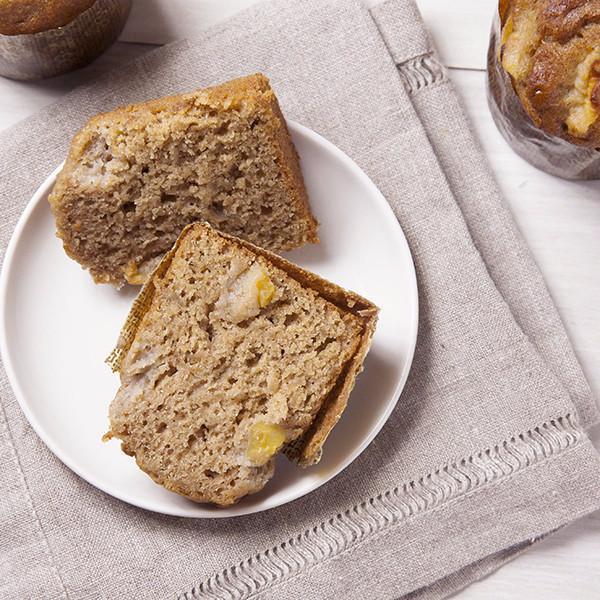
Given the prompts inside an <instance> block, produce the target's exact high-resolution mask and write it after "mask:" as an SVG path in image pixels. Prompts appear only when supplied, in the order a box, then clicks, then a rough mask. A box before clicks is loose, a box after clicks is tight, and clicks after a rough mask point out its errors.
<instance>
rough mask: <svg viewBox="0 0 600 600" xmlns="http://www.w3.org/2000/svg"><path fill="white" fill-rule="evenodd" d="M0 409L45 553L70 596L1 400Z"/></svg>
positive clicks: (65, 594) (66, 595) (64, 589)
mask: <svg viewBox="0 0 600 600" xmlns="http://www.w3.org/2000/svg"><path fill="white" fill-rule="evenodd" d="M0 409H1V411H2V412H1V417H2V418H1V419H0V422H1V425H2V429H3V430H4V432H5V434H6V439H7V441H8V446H9V448H10V450H9V451H10V453H11V455H12V459H13V461H14V463H15V467H16V470H17V472H18V473H19V477H20V479H21V483H22V485H23V490H24V496H25V500H26V502H27V506H28V507H29V510H30V512H31V515H32V516H33V520H34V522H35V523H36V525H37V531H38V535H39V537H40V539H41V542H42V547H43V548H44V553H45V554H46V556H47V557H48V563H49V566H50V570H51V571H52V572H53V573H54V576H55V577H56V580H57V581H58V584H59V586H60V588H61V589H62V594H63V596H64V597H65V598H68V597H69V594H68V593H67V588H66V586H65V584H64V581H63V579H62V577H61V574H60V571H59V570H58V566H57V565H56V562H55V560H54V557H53V555H52V550H51V549H50V543H49V542H48V538H47V536H46V533H45V532H44V528H43V527H42V521H41V519H40V517H39V515H38V512H37V510H36V509H35V505H34V504H33V498H32V497H31V491H30V490H29V485H28V484H27V480H26V479H25V474H24V473H23V469H22V467H21V460H20V459H19V455H18V454H17V449H16V448H15V444H14V439H13V435H12V432H11V430H10V427H9V426H8V418H7V415H6V409H5V408H4V403H3V402H0Z"/></svg>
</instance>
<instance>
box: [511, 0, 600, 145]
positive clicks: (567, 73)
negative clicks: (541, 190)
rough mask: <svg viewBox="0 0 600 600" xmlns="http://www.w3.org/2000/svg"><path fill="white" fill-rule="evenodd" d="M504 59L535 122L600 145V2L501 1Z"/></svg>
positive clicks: (559, 133) (556, 132)
mask: <svg viewBox="0 0 600 600" xmlns="http://www.w3.org/2000/svg"><path fill="white" fill-rule="evenodd" d="M500 18H501V22H502V42H501V48H500V60H501V62H502V66H503V68H504V69H505V71H506V72H507V73H508V74H509V75H510V76H511V79H512V82H513V86H514V88H515V91H516V92H517V94H518V95H519V98H520V100H521V102H522V104H523V107H524V108H525V110H526V111H527V113H528V114H529V115H530V117H531V118H532V119H533V121H534V122H535V124H536V125H537V126H538V127H540V128H542V129H544V130H545V131H547V132H548V133H551V134H553V135H556V136H559V137H562V138H564V139H566V140H568V141H569V142H572V143H575V144H579V145H584V146H589V147H599V146H600V0H501V2H500Z"/></svg>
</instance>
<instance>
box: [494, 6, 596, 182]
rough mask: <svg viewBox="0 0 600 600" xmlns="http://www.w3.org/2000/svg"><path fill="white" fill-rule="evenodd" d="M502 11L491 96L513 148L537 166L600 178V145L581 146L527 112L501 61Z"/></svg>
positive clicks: (570, 175) (555, 172)
mask: <svg viewBox="0 0 600 600" xmlns="http://www.w3.org/2000/svg"><path fill="white" fill-rule="evenodd" d="M501 32H502V26H501V22H500V15H499V14H496V16H495V18H494V22H493V24H492V32H491V35H490V45H489V48H488V56H487V96H488V104H489V107H490V111H491V113H492V118H493V119H494V122H495V123H496V126H497V127H498V129H499V131H500V133H501V134H502V135H503V137H504V138H505V139H506V141H507V142H508V144H509V145H510V146H511V148H512V149H513V150H514V151H515V152H516V153H517V154H518V155H519V156H521V157H522V158H524V159H525V160H526V161H527V162H529V163H530V164H532V165H533V166H534V167H537V168H538V169H541V170H542V171H546V173H550V174H551V175H556V176H558V177H562V178H564V179H600V149H598V148H597V149H594V148H586V147H583V146H577V145H575V144H572V143H570V142H567V141H566V140H563V139H562V138H559V137H557V136H555V135H552V134H549V133H547V132H545V131H544V130H542V129H540V128H539V127H538V126H537V125H536V124H535V123H534V122H533V120H532V119H531V117H530V116H529V115H528V114H527V112H526V111H525V109H524V108H523V105H522V104H521V100H520V99H519V96H518V95H517V93H516V92H515V89H514V87H513V84H512V80H511V78H510V76H509V75H508V73H507V72H506V71H505V70H504V68H503V67H502V65H501V63H500V44H501V39H502V33H501Z"/></svg>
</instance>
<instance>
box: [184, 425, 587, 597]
mask: <svg viewBox="0 0 600 600" xmlns="http://www.w3.org/2000/svg"><path fill="white" fill-rule="evenodd" d="M583 439H585V438H584V436H583V435H582V433H581V431H580V429H579V428H578V425H577V423H576V421H575V418H574V417H573V415H571V414H568V415H566V416H564V417H558V418H556V419H551V420H550V421H547V422H545V423H543V424H542V425H540V426H538V427H536V428H534V429H531V430H529V431H527V432H525V433H522V434H519V435H517V436H514V437H512V438H510V439H508V440H505V441H504V442H502V443H500V444H498V445H496V446H494V447H493V448H488V449H485V450H482V451H480V452H478V453H475V454H472V455H471V456H469V457H468V458H465V459H462V460H461V461H458V462H454V463H452V464H449V465H446V466H444V467H442V468H440V469H438V470H436V471H435V472H433V473H430V474H428V475H426V476H425V477H422V478H420V479H419V480H416V481H411V482H408V483H405V484H404V485H402V486H398V487H396V488H394V489H393V490H388V491H386V492H384V493H382V494H379V495H378V496H375V497H372V498H369V499H368V500H366V501H364V502H362V503H361V504H357V505H355V506H353V507H352V508H351V509H349V510H347V511H345V512H344V513H340V514H338V515H336V516H335V517H332V518H330V519H329V520H327V521H323V522H321V523H320V524H319V525H317V526H315V527H313V528H312V529H310V530H306V531H304V532H303V533H302V534H300V535H298V536H296V537H295V538H292V539H289V540H288V541H286V542H283V543H282V544H280V545H279V546H276V547H273V548H270V549H268V550H266V551H265V552H262V553H260V554H257V555H255V556H253V557H250V558H248V559H246V560H244V561H242V562H241V563H239V564H237V565H235V566H233V567H230V568H229V569H226V570H224V571H222V572H220V573H217V574H215V575H213V576H212V577H210V578H209V579H207V580H205V581H203V582H202V583H200V584H199V585H198V586H195V587H194V588H192V590H190V591H189V592H185V593H183V594H181V595H180V596H179V597H180V598H181V599H185V600H195V599H200V598H203V599H206V598H220V599H223V598H229V599H231V600H241V599H249V598H252V597H254V596H255V595H256V594H258V593H260V592H262V591H264V590H265V589H270V588H272V587H275V586H277V585H279V584H280V583H282V582H284V581H288V580H291V579H292V578H294V577H295V576H296V575H298V574H299V573H301V572H306V571H307V570H312V569H313V568H315V567H317V566H318V565H320V564H322V563H323V562H326V561H328V560H331V559H333V558H337V557H339V556H341V555H342V554H344V553H345V552H347V551H348V550H350V549H351V548H356V546H357V545H360V544H362V543H363V542H365V541H367V540H373V539H376V538H377V537H380V536H381V535H383V534H384V533H386V532H388V531H389V530H390V529H391V528H392V527H394V526H396V525H399V524H401V523H405V522H406V521H407V519H409V518H414V517H416V516H417V515H422V514H423V513H424V512H432V511H437V510H440V509H441V508H443V507H446V506H448V505H449V503H452V504H457V503H460V502H463V501H465V500H466V498H467V495H468V497H471V496H472V495H473V492H480V491H483V490H482V489H481V488H482V487H483V486H484V485H485V486H486V489H487V488H489V486H490V485H491V484H499V483H500V482H505V481H506V480H507V479H508V478H509V477H510V476H512V475H515V474H516V473H518V472H520V471H522V470H523V469H525V468H527V467H534V468H536V467H538V466H540V465H541V464H542V463H543V462H545V460H546V459H549V458H552V457H554V456H556V455H557V454H560V453H564V452H565V451H568V450H570V449H572V448H574V447H575V446H576V445H577V444H578V443H579V442H580V441H581V440H583ZM486 484H487V485H486Z"/></svg>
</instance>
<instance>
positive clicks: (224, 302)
mask: <svg viewBox="0 0 600 600" xmlns="http://www.w3.org/2000/svg"><path fill="white" fill-rule="evenodd" d="M376 319H377V308H376V307H375V306H374V305H373V304H372V303H371V302H369V301H368V300H365V299H364V298H361V297H360V296H358V295H356V294H354V293H352V292H347V291H345V290H343V289H341V288H339V287H338V286H336V285H334V284H332V283H329V282H327V281H325V280H323V279H321V278H320V277H318V276H316V275H313V274H311V273H309V272H307V271H304V270H302V269H300V268H299V267H297V266H295V265H293V264H291V263H289V262H288V261H286V260H284V259H282V258H281V257H278V256H276V255H274V254H271V253H270V252H268V251H265V250H263V249H260V248H257V247H256V246H253V245H252V244H249V243H247V242H244V241H242V240H239V239H236V238H233V237H231V236H228V235H226V234H223V233H220V232H217V231H216V230H215V229H213V228H211V227H210V226H209V225H207V224H201V223H196V224H194V225H191V226H189V227H187V228H186V229H185V230H184V232H183V233H182V235H181V237H180V238H179V240H178V241H177V243H176V245H175V246H174V248H173V249H172V250H171V251H170V252H169V253H168V254H167V255H166V256H165V258H164V260H163V261H162V262H161V264H160V265H159V266H158V268H157V270H156V271H155V273H154V274H153V275H152V277H151V278H150V280H149V281H148V283H147V284H146V285H145V286H144V288H143V289H142V292H141V294H140V296H139V297H138V299H137V300H136V302H135V304H134V306H133V308H132V311H131V314H130V316H129V318H128V320H127V323H126V325H125V327H124V329H123V331H122V333H121V338H120V340H119V344H118V346H117V348H116V349H115V351H114V352H113V354H112V355H111V357H109V361H108V362H109V364H111V366H112V367H113V369H114V370H118V371H119V373H120V377H121V387H120V389H119V391H118V393H117V395H116V397H115V398H114V400H113V402H112V403H111V406H110V411H109V416H110V431H109V433H108V434H107V437H109V438H110V437H117V438H119V439H120V440H121V442H122V444H121V447H122V449H123V451H124V452H126V453H127V454H130V455H132V456H135V459H136V461H137V464H138V465H139V467H140V468H141V469H142V470H143V471H145V472H146V473H148V475H150V476H151V477H152V478H153V479H154V480H155V481H156V482H157V483H160V484H161V485H163V486H165V487H166V488H167V489H169V490H172V491H174V492H177V493H179V494H182V495H184V496H187V497H188V498H190V499H192V500H195V501H197V502H212V503H215V504H220V505H227V504H232V503H234V502H236V501H237V500H239V499H240V498H241V497H243V496H245V495H246V494H250V493H253V492H257V491H258V490H260V489H262V487H263V486H264V485H265V484H266V482H267V481H268V480H269V479H270V478H271V477H272V475H273V470H274V459H273V457H274V456H275V454H276V453H277V452H278V451H280V450H281V449H282V448H284V446H285V447H286V448H287V450H288V453H289V455H291V456H293V457H294V458H295V459H296V460H297V461H298V462H299V463H300V464H302V465H310V464H313V463H315V462H317V461H318V460H319V459H320V456H321V450H322V446H323V444H324V442H325V439H326V438H327V436H328V434H329V433H330V431H331V429H332V428H333V426H334V425H335V423H336V422H337V420H338V419H339V417H340V416H341V414H342V412H343V410H344V408H345V407H346V402H347V399H348V396H349V394H350V391H351V389H352V387H353V385H354V381H355V378H356V376H357V374H358V372H359V370H360V369H361V366H362V362H363V360H364V357H365V355H366V353H367V350H368V347H369V344H370V341H371V337H372V334H373V331H374V328H375V322H376Z"/></svg>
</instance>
